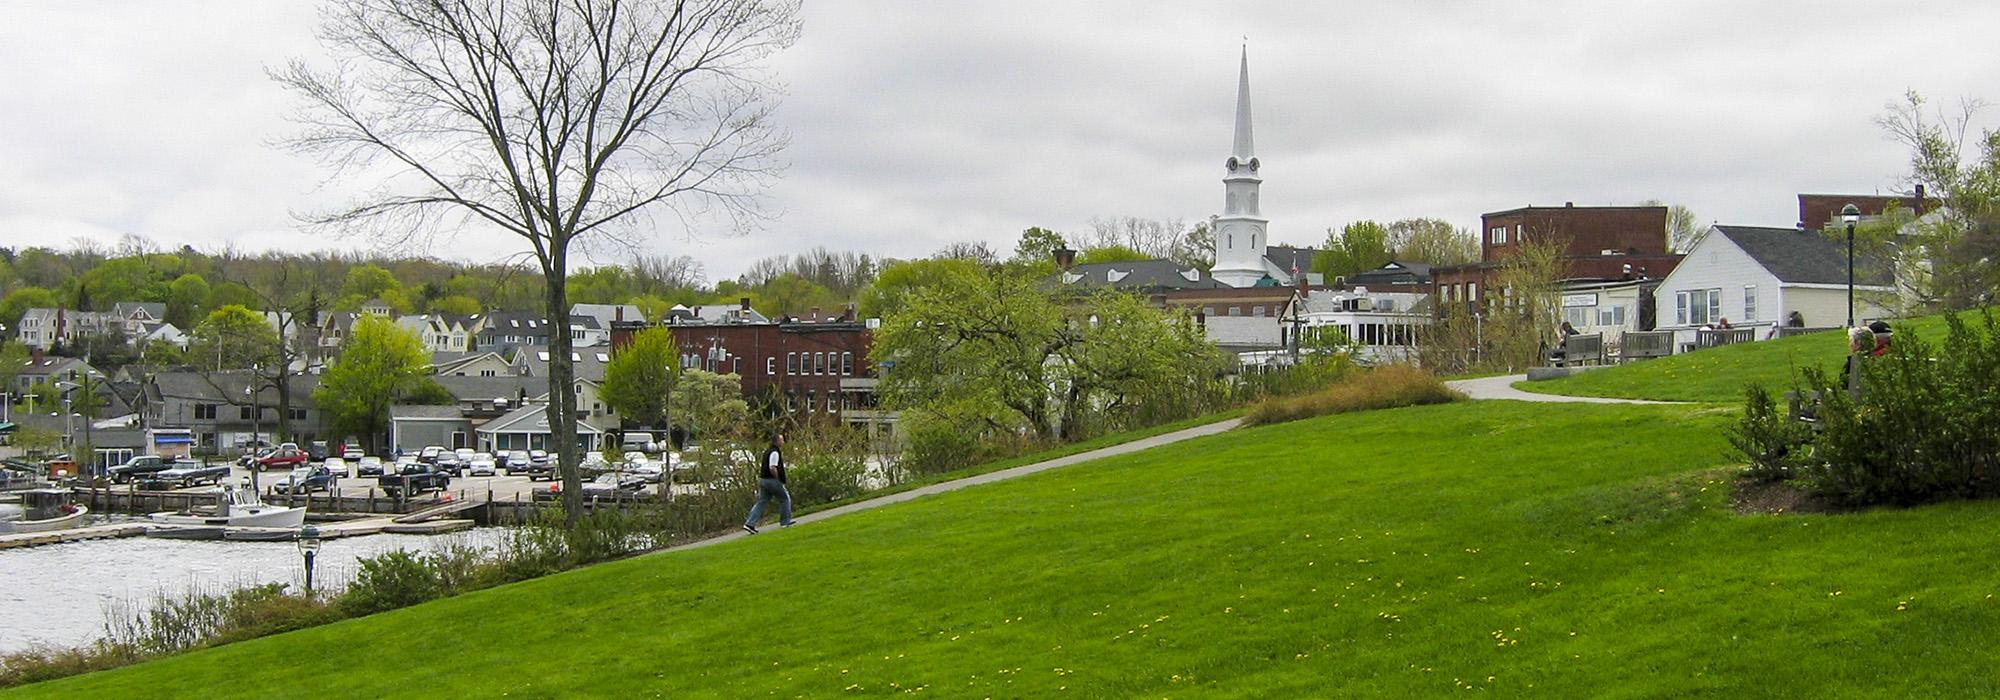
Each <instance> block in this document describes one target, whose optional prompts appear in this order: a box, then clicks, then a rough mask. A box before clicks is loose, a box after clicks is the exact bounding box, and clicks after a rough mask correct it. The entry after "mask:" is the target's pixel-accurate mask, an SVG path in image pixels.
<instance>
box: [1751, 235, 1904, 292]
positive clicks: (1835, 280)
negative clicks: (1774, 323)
mask: <svg viewBox="0 0 2000 700" xmlns="http://www.w3.org/2000/svg"><path fill="white" fill-rule="evenodd" d="M1715 230H1716V231H1718V232H1720V233H1721V234H1722V235H1724V236H1727V237H1728V238H1729V241H1730V242H1731V243H1735V244H1736V247H1738V248H1742V249H1743V252H1745V253H1748V254H1749V255H1750V257H1751V258H1752V259H1754V260H1756V261H1757V264H1759V265H1762V266H1764V269H1766V270H1769V271H1770V272H1771V274H1772V275H1775V276H1776V277H1777V278H1778V281H1779V282H1786V283H1791V284H1847V244H1846V242H1845V241H1840V240H1834V239H1833V238H1831V237H1828V236H1826V235H1823V234H1821V233H1820V232H1819V231H1815V230H1812V229H1805V230H1800V229H1796V228H1767V227H1763V226H1720V225H1718V226H1716V227H1715ZM1891 282H1892V281H1891V279H1890V271H1889V266H1888V265H1886V264H1883V261H1882V260H1881V258H1880V256H1868V255H1866V254H1863V255H1861V256H1859V257H1858V259H1857V260H1856V261H1855V265H1854V283H1855V284H1862V285H1874V286H1886V285H1888V284H1891Z"/></svg>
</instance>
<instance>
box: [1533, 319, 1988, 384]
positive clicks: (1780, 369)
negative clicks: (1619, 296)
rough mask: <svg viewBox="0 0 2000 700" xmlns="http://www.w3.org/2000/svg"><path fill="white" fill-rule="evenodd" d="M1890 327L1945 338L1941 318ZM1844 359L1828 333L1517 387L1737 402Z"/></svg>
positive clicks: (1843, 347) (1832, 368) (1842, 342)
mask: <svg viewBox="0 0 2000 700" xmlns="http://www.w3.org/2000/svg"><path fill="white" fill-rule="evenodd" d="M1975 322H1976V321H1975ZM1891 325H1892V326H1893V327H1894V328H1896V329H1897V331H1899V332H1901V331H1904V330H1905V329H1912V330H1914V331H1916V333H1917V334H1918V335H1919V336H1922V337H1923V338H1924V340H1925V341H1927V342H1931V343H1937V342H1940V341H1942V340H1943V339H1944V333H1945V322H1944V317H1942V316H1928V317H1924V318H1918V319H1912V320H1909V321H1897V322H1893V323H1892V324H1891ZM1846 354H1847V337H1846V336H1844V335H1841V333H1840V332H1839V331H1830V332H1826V333H1815V334H1812V335H1805V336H1798V337H1793V338H1785V339H1782V340H1771V341H1759V342H1755V343H1744V344H1739V345H1727V346H1723V347H1719V348H1709V349H1707V350H1698V351H1695V352H1689V353H1682V354H1679V355H1675V356H1673V357H1665V358H1661V359H1658V360H1646V361H1643V362H1634V363H1632V364H1628V365H1622V366H1618V367H1612V368H1607V369H1599V370H1591V371H1589V372H1584V373H1582V374H1577V375H1572V376H1569V377H1564V378H1562V379H1551V380H1547V381H1540V382H1518V383H1516V384H1515V386H1517V387H1519V388H1520V389H1522V390H1523V391H1533V392H1539V393H1544V394H1565V395H1569V396H1608V397H1613V398H1625V399H1653V400H1656V401H1707V402H1729V403H1735V402H1741V401H1742V400H1743V388H1744V387H1745V386H1747V385H1749V384H1752V383H1756V384H1762V385H1764V387H1765V388H1767V389H1770V390H1771V391H1772V393H1773V395H1778V394H1783V393H1784V392H1786V391H1789V390H1790V388H1791V386H1792V377H1793V376H1794V370H1795V368H1797V367H1803V366H1807V365H1814V364H1816V365H1819V366H1821V367H1824V368H1826V369H1827V371H1829V372H1838V371H1840V363H1841V362H1842V358H1844V357H1845V356H1846Z"/></svg>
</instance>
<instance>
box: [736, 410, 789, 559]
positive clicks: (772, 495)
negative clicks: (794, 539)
mask: <svg viewBox="0 0 2000 700" xmlns="http://www.w3.org/2000/svg"><path fill="white" fill-rule="evenodd" d="M784 447H785V434H784V433H773V434H772V435H771V446H770V447H769V448H767V449H765V450H764V457H763V459H761V460H760V464H759V465H758V468H757V469H758V471H757V503H756V504H755V505H752V506H750V517H748V518H745V519H744V520H743V531H744V532H748V533H750V534H752V535H755V534H757V521H758V520H760V519H762V518H763V517H764V504H766V503H770V502H771V500H772V499H777V501H778V527H791V526H792V492H790V491H787V490H785V450H784Z"/></svg>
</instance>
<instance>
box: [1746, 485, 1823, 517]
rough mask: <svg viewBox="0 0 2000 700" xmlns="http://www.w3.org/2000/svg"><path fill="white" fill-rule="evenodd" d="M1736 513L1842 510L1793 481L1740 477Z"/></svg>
mask: <svg viewBox="0 0 2000 700" xmlns="http://www.w3.org/2000/svg"><path fill="white" fill-rule="evenodd" d="M1735 486H1736V488H1735V489H1734V500H1735V505H1736V512H1737V513H1739V514H1742V515H1752V514H1765V515H1784V514H1786V513H1835V512H1839V511H1840V510H1841V508H1840V507H1839V506H1836V505H1834V504H1833V502H1831V501H1828V500H1827V499H1825V498H1821V497H1819V496H1815V495H1813V494H1811V493H1809V492H1807V491H1806V490H1805V489H1802V488H1799V487H1798V485H1797V484H1794V483H1792V482H1789V481H1757V480H1755V479H1748V478H1739V479H1737V480H1736V482H1735Z"/></svg>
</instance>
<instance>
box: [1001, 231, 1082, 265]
mask: <svg viewBox="0 0 2000 700" xmlns="http://www.w3.org/2000/svg"><path fill="white" fill-rule="evenodd" d="M1067 247H1069V244H1068V243H1067V242H1065V241H1064V240H1063V236H1062V234H1060V233H1056V232H1054V231H1050V230H1048V229H1045V228H1042V227H1040V226H1035V227H1031V228H1029V229H1028V230H1026V231H1022V232H1021V241H1020V242H1019V243H1015V244H1014V262H1018V263H1027V264H1035V263H1045V262H1049V261H1051V260H1053V259H1054V258H1055V251H1056V249H1057V248H1067Z"/></svg>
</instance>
